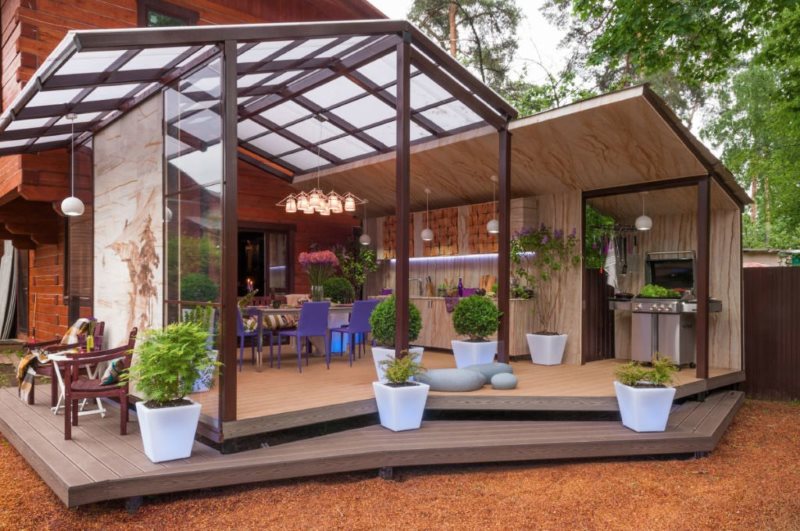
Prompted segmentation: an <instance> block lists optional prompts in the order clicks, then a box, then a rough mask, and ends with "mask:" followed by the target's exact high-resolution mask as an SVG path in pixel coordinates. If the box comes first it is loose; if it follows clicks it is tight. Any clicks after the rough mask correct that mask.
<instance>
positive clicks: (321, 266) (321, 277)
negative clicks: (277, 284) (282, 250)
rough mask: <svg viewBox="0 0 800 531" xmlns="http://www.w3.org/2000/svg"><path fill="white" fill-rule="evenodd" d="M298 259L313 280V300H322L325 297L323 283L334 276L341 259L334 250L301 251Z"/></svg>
mask: <svg viewBox="0 0 800 531" xmlns="http://www.w3.org/2000/svg"><path fill="white" fill-rule="evenodd" d="M298 261H299V262H300V265H301V266H302V268H303V270H304V271H305V272H306V273H308V279H309V281H310V282H311V300H312V301H321V300H322V299H323V298H324V297H325V291H324V289H323V284H324V283H325V281H326V280H328V279H329V278H330V277H332V276H333V272H334V271H335V270H336V268H337V267H339V259H338V258H336V255H335V254H333V252H332V251H315V252H311V253H300V256H299V257H298Z"/></svg>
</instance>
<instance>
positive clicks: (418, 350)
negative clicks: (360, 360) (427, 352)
mask: <svg viewBox="0 0 800 531" xmlns="http://www.w3.org/2000/svg"><path fill="white" fill-rule="evenodd" d="M396 315H397V310H396V308H395V298H394V295H391V296H389V297H387V298H386V299H384V300H383V301H381V302H380V304H378V305H377V306H376V307H375V309H374V310H373V311H372V315H370V317H369V325H370V327H371V328H372V337H373V339H374V340H375V342H376V343H377V345H376V346H373V347H372V359H373V361H374V362H375V372H376V373H377V374H378V380H379V381H381V382H383V381H385V376H384V367H383V364H382V363H381V362H382V361H383V360H386V359H391V358H394V355H395V319H396ZM421 328H422V317H421V316H420V313H419V310H418V309H417V307H416V306H414V305H410V306H409V307H408V340H409V341H414V340H415V339H417V337H419V331H420V329H421ZM408 351H409V352H410V353H412V354H414V355H416V356H417V358H416V359H417V361H418V362H419V363H422V354H423V350H422V347H412V348H410V349H408Z"/></svg>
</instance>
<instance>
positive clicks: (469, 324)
mask: <svg viewBox="0 0 800 531" xmlns="http://www.w3.org/2000/svg"><path fill="white" fill-rule="evenodd" d="M501 315H502V314H501V313H500V310H498V309H497V306H496V305H495V303H494V302H493V301H492V300H491V299H489V298H488V297H484V296H481V295H472V296H471V297H467V298H465V299H461V300H460V301H459V303H458V305H456V308H455V310H453V328H454V329H455V331H456V333H457V334H458V335H462V336H464V335H465V336H469V339H468V340H466V341H462V340H458V339H453V340H452V341H450V344H451V345H452V346H453V357H455V359H456V367H458V368H459V369H461V368H463V367H469V366H470V365H479V364H484V363H491V362H492V361H494V357H495V354H497V341H489V340H488V339H487V338H488V337H489V336H490V335H492V334H494V333H495V332H497V327H498V325H499V322H500V316H501Z"/></svg>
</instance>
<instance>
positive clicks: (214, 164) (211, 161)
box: [169, 143, 222, 185]
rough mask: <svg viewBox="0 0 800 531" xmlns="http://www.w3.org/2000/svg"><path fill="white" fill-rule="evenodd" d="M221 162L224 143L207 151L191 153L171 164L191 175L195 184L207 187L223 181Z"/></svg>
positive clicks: (174, 160) (171, 161) (173, 160)
mask: <svg viewBox="0 0 800 531" xmlns="http://www.w3.org/2000/svg"><path fill="white" fill-rule="evenodd" d="M221 161H222V143H216V144H214V145H213V146H209V148H208V149H206V150H205V151H200V150H195V151H190V152H188V153H186V154H185V155H181V156H180V157H176V158H174V159H172V160H170V161H169V163H170V164H172V165H173V166H175V167H176V168H178V169H179V170H181V171H182V172H183V173H185V174H187V175H190V176H191V178H192V180H193V181H195V183H197V184H200V185H207V184H210V183H216V182H219V181H221V180H222V164H221Z"/></svg>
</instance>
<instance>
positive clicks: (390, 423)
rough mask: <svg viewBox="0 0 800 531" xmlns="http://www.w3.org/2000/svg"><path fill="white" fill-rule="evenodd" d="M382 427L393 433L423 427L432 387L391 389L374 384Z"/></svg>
mask: <svg viewBox="0 0 800 531" xmlns="http://www.w3.org/2000/svg"><path fill="white" fill-rule="evenodd" d="M372 389H373V391H374V392H375V401H376V402H377V403H378V415H379V416H380V418H381V426H383V427H384V428H388V429H390V430H392V431H404V430H416V429H417V428H419V427H420V426H421V425H422V414H423V413H424V412H425V402H426V401H427V400H428V390H429V389H430V386H428V385H427V384H424V383H415V385H409V386H403V387H391V386H389V385H388V384H385V383H382V382H372Z"/></svg>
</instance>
